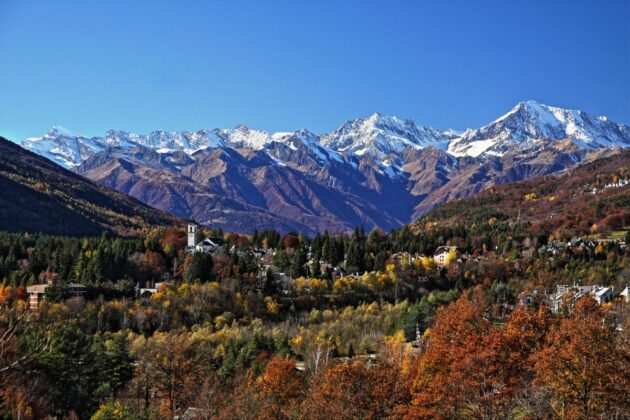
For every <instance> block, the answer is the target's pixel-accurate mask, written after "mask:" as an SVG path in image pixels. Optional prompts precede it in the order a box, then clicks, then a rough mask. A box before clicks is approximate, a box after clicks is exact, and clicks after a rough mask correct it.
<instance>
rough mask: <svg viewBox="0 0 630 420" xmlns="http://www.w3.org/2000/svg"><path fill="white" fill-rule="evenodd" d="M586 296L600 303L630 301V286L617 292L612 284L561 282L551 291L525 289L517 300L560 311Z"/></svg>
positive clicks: (526, 304) (521, 302)
mask: <svg viewBox="0 0 630 420" xmlns="http://www.w3.org/2000/svg"><path fill="white" fill-rule="evenodd" d="M584 296H591V297H592V298H593V299H595V301H596V302H597V304H598V305H603V304H604V303H609V302H612V301H614V300H615V299H621V300H623V301H625V302H628V301H629V297H630V287H629V286H626V287H625V288H624V289H623V290H622V291H621V292H619V293H617V292H615V288H614V287H612V286H599V285H592V286H583V285H579V284H574V285H566V284H559V285H557V286H556V290H555V291H553V292H551V293H548V292H547V291H546V290H545V289H541V288H536V289H533V290H529V291H525V292H523V293H521V294H519V295H518V297H517V299H516V301H517V305H519V306H524V307H532V306H535V305H544V306H547V307H549V309H550V310H551V312H553V313H558V312H559V311H560V310H561V309H563V308H569V309H570V308H572V307H573V305H575V302H577V301H578V300H579V299H580V298H582V297H584Z"/></svg>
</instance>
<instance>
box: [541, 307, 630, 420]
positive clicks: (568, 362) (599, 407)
mask: <svg viewBox="0 0 630 420" xmlns="http://www.w3.org/2000/svg"><path fill="white" fill-rule="evenodd" d="M604 321H605V313H604V312H603V310H602V309H601V307H599V306H597V304H596V303H595V301H594V300H593V299H591V298H590V297H587V298H583V299H580V300H579V301H578V302H577V304H576V306H575V308H574V310H573V314H572V316H570V317H568V318H566V319H564V320H562V322H560V324H559V325H558V326H557V327H555V328H553V329H552V331H551V332H550V333H549V336H548V338H547V341H546V347H545V348H544V349H543V350H541V351H540V352H539V353H538V354H536V355H535V357H534V360H535V363H536V365H535V368H536V380H535V384H536V385H537V386H538V387H542V388H546V389H548V390H550V391H551V393H552V395H553V397H554V398H553V404H552V407H553V409H554V411H555V413H556V414H557V415H559V416H561V417H571V418H577V417H580V418H592V417H600V416H606V415H614V413H617V414H623V413H626V414H627V413H628V410H630V398H629V397H630V394H629V391H628V390H629V389H630V362H629V361H630V352H629V349H628V347H627V346H624V345H622V343H623V340H624V338H623V334H627V332H624V331H623V330H622V331H618V330H617V329H616V324H614V323H613V324H609V323H606V322H604Z"/></svg>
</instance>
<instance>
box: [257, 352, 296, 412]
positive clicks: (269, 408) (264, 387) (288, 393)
mask: <svg viewBox="0 0 630 420" xmlns="http://www.w3.org/2000/svg"><path fill="white" fill-rule="evenodd" d="M256 385H257V389H258V394H259V396H260V397H261V399H262V408H261V410H262V413H261V414H262V417H265V418H275V419H282V418H285V419H288V418H295V417H296V414H297V409H298V404H299V401H300V399H301V397H302V395H303V393H304V379H303V377H302V375H301V374H300V373H299V372H298V370H297V369H296V368H295V360H291V359H287V358H282V357H280V356H276V357H274V358H272V359H271V360H270V361H269V363H268V364H267V367H266V368H265V371H264V372H263V374H262V375H261V376H260V377H258V379H257V380H256Z"/></svg>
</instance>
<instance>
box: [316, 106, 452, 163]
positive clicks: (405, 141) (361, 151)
mask: <svg viewBox="0 0 630 420" xmlns="http://www.w3.org/2000/svg"><path fill="white" fill-rule="evenodd" d="M452 138H453V137H452V136H451V135H450V134H449V133H442V132H440V131H438V130H435V129H433V128H431V127H424V126H419V125H417V124H416V123H415V122H414V121H412V120H408V119H402V118H398V117H396V116H392V117H389V116H384V115H382V114H379V113H374V114H372V115H370V116H369V117H367V118H359V119H356V120H352V121H347V122H345V123H344V124H343V125H342V126H341V127H339V128H338V129H337V130H335V131H333V132H331V133H328V134H325V135H323V136H322V139H321V141H322V143H323V144H324V145H326V146H328V147H330V148H331V149H334V150H337V151H338V152H347V153H351V154H355V155H359V156H362V155H365V154H369V155H372V156H373V157H375V158H377V159H379V160H383V159H386V158H387V156H389V155H391V154H395V155H400V154H401V153H402V152H403V150H405V149H406V148H408V147H411V148H414V149H422V148H424V147H427V146H432V147H435V148H445V147H446V146H447V145H448V142H449V141H450V140H451V139H452Z"/></svg>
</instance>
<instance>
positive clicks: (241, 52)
mask: <svg viewBox="0 0 630 420" xmlns="http://www.w3.org/2000/svg"><path fill="white" fill-rule="evenodd" d="M628 22H630V2H629V1H625V0H620V1H616V0H609V1H605V2H602V1H576V0H573V1H499V0H496V1H431V2H428V1H427V2H422V1H381V2H376V1H356V2H353V1H318V2H314V1H313V2H307V1H251V2H244V1H216V2H212V1H159V0H152V1H116V0H113V1H112V0H109V1H63V0H55V1H50V0H46V1H30V0H19V1H18V0H0V93H1V97H2V100H1V101H0V134H2V135H4V136H8V137H10V138H12V139H14V140H21V139H22V138H24V137H27V136H34V135H40V134H42V133H44V132H45V131H47V130H48V128H49V127H50V126H52V125H53V124H59V125H62V126H64V127H67V128H69V129H71V130H73V131H76V132H78V133H82V134H85V135H97V134H102V133H104V132H105V131H106V130H107V129H109V128H117V129H124V130H132V131H136V132H147V131H150V130H157V129H166V130H182V129H188V130H195V129H199V128H214V127H224V128H229V127H233V126H235V125H237V124H239V123H243V124H247V125H249V126H252V127H255V128H259V129H264V130H268V131H284V130H295V129H298V128H302V127H306V128H309V129H311V130H313V131H316V132H325V131H328V130H331V129H334V128H336V127H337V126H338V125H339V124H340V123H342V122H343V121H345V120H347V119H351V118H355V117H359V116H365V115H368V114H370V113H372V112H374V111H379V112H382V113H385V114H395V115H399V116H402V117H408V118H413V119H415V120H416V121H417V122H419V123H422V124H427V125H431V126H434V127H436V128H441V129H445V128H449V127H452V128H455V129H463V128H466V127H478V126H480V125H482V124H484V123H487V122H489V121H491V120H493V119H495V118H496V117H498V116H499V115H501V114H503V113H505V112H506V111H508V110H509V109H510V108H511V107H512V106H513V105H514V104H515V103H516V102H518V101H520V100H526V99H535V100H537V101H539V102H542V103H547V104H550V105H557V106H562V107H569V108H581V109H584V110H586V111H589V112H592V113H594V114H597V115H600V114H603V115H607V116H609V118H611V119H612V120H614V121H617V122H623V123H630V24H628Z"/></svg>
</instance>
